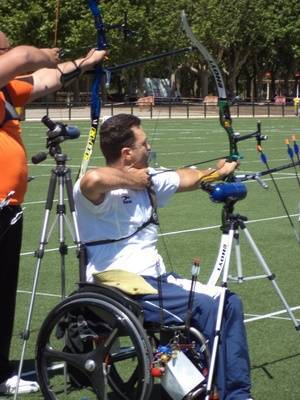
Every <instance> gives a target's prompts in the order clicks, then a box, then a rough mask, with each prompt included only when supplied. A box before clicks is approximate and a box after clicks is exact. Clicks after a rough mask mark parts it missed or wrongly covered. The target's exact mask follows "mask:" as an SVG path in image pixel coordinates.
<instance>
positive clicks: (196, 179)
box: [176, 160, 238, 192]
mask: <svg viewBox="0 0 300 400" xmlns="http://www.w3.org/2000/svg"><path fill="white" fill-rule="evenodd" d="M237 166H238V163H237V162H235V161H230V162H227V161H225V160H220V161H219V163H218V165H217V168H208V169H205V170H198V169H193V168H183V169H178V170H177V171H176V172H177V173H178V175H179V178H180V183H179V187H178V189H177V192H187V191H189V190H195V189H199V184H200V183H202V182H213V181H218V180H221V179H223V178H225V177H226V176H227V175H230V174H231V173H232V172H233V171H234V170H235V169H236V167H237Z"/></svg>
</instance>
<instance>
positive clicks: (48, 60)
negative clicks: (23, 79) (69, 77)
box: [0, 46, 59, 87]
mask: <svg viewBox="0 0 300 400" xmlns="http://www.w3.org/2000/svg"><path fill="white" fill-rule="evenodd" d="M58 53H59V50H58V49H56V48H55V49H38V48H36V47H33V46H18V47H15V48H13V49H12V50H9V51H8V52H6V53H4V54H2V55H1V56H0V87H3V86H5V85H6V84H7V83H8V82H9V81H11V80H12V79H14V78H15V77H16V76H19V75H23V74H27V73H28V72H29V71H36V70H37V69H40V68H44V67H47V68H55V67H56V65H57V63H58V61H59V56H58Z"/></svg>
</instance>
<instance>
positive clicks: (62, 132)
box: [14, 117, 81, 399]
mask: <svg viewBox="0 0 300 400" xmlns="http://www.w3.org/2000/svg"><path fill="white" fill-rule="evenodd" d="M42 122H43V123H44V124H45V125H46V126H47V127H48V128H49V131H48V132H47V135H48V139H47V147H48V148H49V154H50V155H51V156H52V157H53V159H54V160H55V163H56V166H55V168H53V169H52V171H51V177H50V181H49V186H48V192H47V199H46V204H45V215H44V219H43V223H42V229H41V236H40V240H39V247H38V249H37V250H36V251H35V257H36V258H37V262H36V268H35V274H34V280H33V287H32V294H31V299H30V305H29V310H28V315H27V320H26V325H25V329H24V331H23V333H22V339H23V346H22V352H21V357H20V363H19V369H18V379H17V386H16V391H15V394H14V399H16V398H17V396H18V389H19V382H20V378H21V373H22V368H23V362H24V357H25V351H26V345H27V342H28V340H29V337H30V326H31V320H32V314H33V307H34V303H35V296H36V291H37V285H38V279H39V274H40V269H41V264H42V259H43V256H44V253H45V247H46V245H47V243H48V241H49V238H50V236H51V233H52V231H53V229H54V226H55V224H56V223H58V231H59V253H60V273H61V298H62V299H63V298H65V295H66V293H65V291H66V290H65V286H66V285H65V283H66V279H65V257H66V255H67V252H68V246H67V244H66V242H65V232H66V231H65V223H66V224H67V226H68V228H69V232H70V233H71V235H72V238H73V241H74V243H75V245H76V247H77V255H78V257H79V255H80V254H81V252H80V248H81V246H80V239H79V230H78V225H77V220H76V215H75V205H74V200H73V185H72V179H71V172H70V169H69V168H68V167H67V165H66V162H67V160H68V157H67V155H66V154H64V153H63V152H62V150H61V147H60V145H59V143H61V142H63V141H64V140H65V139H70V138H73V137H70V136H68V130H66V129H65V128H67V127H66V126H65V125H62V124H58V123H54V122H53V121H51V120H50V119H49V118H48V117H44V118H43V119H42ZM78 136H79V134H78ZM78 136H77V137H78ZM46 158H47V154H46V153H39V154H37V155H36V156H33V157H32V161H33V163H36V164H37V163H39V162H41V161H43V160H45V159H46ZM57 187H58V204H57V207H56V218H55V220H54V221H53V224H52V226H51V227H50V228H48V225H49V217H50V214H51V210H52V207H53V201H54V195H55V192H56V188H57ZM65 189H66V194H67V201H68V205H69V209H70V213H71V215H72V221H73V226H72V223H71V221H69V220H68V218H67V216H66V205H65V202H64V194H65Z"/></svg>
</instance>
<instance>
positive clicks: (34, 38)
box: [0, 0, 300, 93]
mask: <svg viewBox="0 0 300 400" xmlns="http://www.w3.org/2000/svg"><path fill="white" fill-rule="evenodd" d="M57 4H60V7H59V13H58V20H57V21H56V7H57ZM101 7H102V12H103V16H104V20H105V23H106V24H115V23H120V24H122V23H123V22H124V13H125V12H126V13H127V15H128V21H129V25H130V28H131V29H132V30H133V31H134V32H135V35H134V36H132V37H130V38H127V40H124V38H123V35H122V33H120V31H118V30H112V31H109V32H108V34H107V36H108V41H109V48H110V64H119V63H124V62H126V61H128V60H134V59H137V58H140V57H145V56H149V55H152V54H158V53H160V52H163V51H166V50H171V49H174V48H179V47H182V46H186V45H187V44H188V41H187V40H186V38H185V37H184V35H182V34H181V33H180V11H181V10H182V9H185V10H186V12H187V15H188V19H189V22H190V24H191V25H192V28H193V31H194V32H195V34H196V35H197V37H198V38H199V39H200V40H201V41H202V42H203V44H204V45H205V46H206V47H207V48H208V50H209V51H211V52H212V53H213V55H214V56H215V58H216V59H217V61H218V62H219V63H220V65H221V66H222V68H223V70H224V72H225V75H227V81H228V82H227V83H228V86H229V91H230V92H232V93H234V92H237V87H236V83H237V79H238V78H243V79H248V77H250V78H253V79H262V77H263V74H264V73H265V72H266V71H272V72H273V75H274V79H275V78H277V79H278V78H282V77H285V78H286V79H288V78H292V77H293V74H294V73H295V72H296V71H297V70H298V69H299V68H300V66H299V61H300V44H299V43H300V42H299V37H300V20H299V18H298V16H299V14H300V3H299V1H298V0H290V1H288V2H287V1H285V0H256V1H251V0H239V1H238V2H232V1H231V0H221V1H220V0H210V1H208V2H207V1H206V0H197V1H192V0H177V1H176V2H174V1H170V0H159V1H158V0H111V1H102V2H101ZM56 22H57V36H58V43H57V44H58V45H59V46H60V47H62V48H64V49H67V50H68V52H66V53H67V54H68V56H69V57H70V58H71V57H76V56H79V55H80V56H81V55H82V54H84V53H85V51H86V49H87V48H91V47H93V46H94V45H95V43H96V32H95V27H94V22H93V17H92V15H91V13H90V10H89V9H88V4H87V1H82V0H60V1H58V0H48V1H46V2H45V1H44V0H26V1H25V0H6V1H2V2H1V4H0V24H1V27H2V29H3V31H5V32H6V33H7V34H8V36H9V37H10V39H11V40H12V42H13V43H14V44H20V43H28V44H33V45H36V46H40V47H51V46H52V45H53V44H54V37H55V29H56ZM201 63H202V62H200V63H199V55H198V54H197V53H196V52H195V53H194V54H190V55H188V56H181V57H180V58H176V59H167V60H166V59H165V60H160V61H156V62H152V63H149V64H147V65H145V66H139V67H135V68H133V69H131V70H127V71H123V72H122V74H121V75H119V76H118V77H117V79H118V80H119V83H120V84H121V85H122V84H124V82H127V84H128V85H129V82H130V81H131V80H137V79H138V76H143V74H145V75H148V76H159V77H170V74H171V73H174V72H175V71H176V70H177V69H178V68H182V71H184V74H188V75H187V76H188V77H189V81H190V83H189V85H187V90H188V91H189V92H190V93H192V92H193V87H194V82H195V81H196V80H197V79H199V77H200V75H201V70H202V69H203V68H202V66H201ZM193 71H194V72H193ZM195 71H196V72H195ZM197 71H198V72H197ZM122 82H123V83H122Z"/></svg>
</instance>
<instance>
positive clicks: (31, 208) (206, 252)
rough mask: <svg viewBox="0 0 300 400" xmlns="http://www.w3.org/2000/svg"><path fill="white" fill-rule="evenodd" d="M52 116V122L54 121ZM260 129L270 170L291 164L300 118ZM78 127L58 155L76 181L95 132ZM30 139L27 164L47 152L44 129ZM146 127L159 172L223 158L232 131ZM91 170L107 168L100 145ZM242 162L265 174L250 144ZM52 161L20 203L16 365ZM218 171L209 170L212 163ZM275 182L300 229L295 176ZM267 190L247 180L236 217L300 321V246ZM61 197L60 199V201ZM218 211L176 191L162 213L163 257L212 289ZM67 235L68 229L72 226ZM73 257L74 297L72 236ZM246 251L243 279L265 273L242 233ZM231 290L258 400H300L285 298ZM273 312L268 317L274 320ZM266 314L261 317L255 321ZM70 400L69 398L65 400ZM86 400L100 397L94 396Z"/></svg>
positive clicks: (299, 343)
mask: <svg viewBox="0 0 300 400" xmlns="http://www.w3.org/2000/svg"><path fill="white" fill-rule="evenodd" d="M50 117H51V115H50ZM261 122H262V131H263V133H264V134H266V135H268V137H269V138H268V140H267V141H266V142H263V146H264V150H265V153H266V154H267V156H268V159H269V163H270V166H271V167H273V166H278V165H281V164H285V163H287V162H289V158H288V155H287V151H286V145H285V143H284V140H285V138H287V137H290V136H291V135H292V134H296V135H297V136H298V138H299V141H300V121H299V119H297V118H296V117H295V118H280V119H279V118H278V119H262V121H261ZM72 124H73V125H77V126H78V127H79V128H80V130H81V136H80V138H79V139H76V140H68V141H66V142H65V143H63V145H62V148H63V150H64V152H65V153H66V154H67V155H68V156H69V161H68V166H69V167H70V168H71V170H72V176H73V179H74V178H75V177H76V174H77V171H78V168H79V165H80V163H81V158H82V153H83V150H84V147H85V144H86V140H87V133H88V130H89V124H88V122H82V121H81V122H79V121H78V122H77V121H73V122H72ZM23 127H24V128H23V132H24V140H25V143H26V147H27V151H28V158H29V160H30V159H31V157H32V155H34V154H35V153H37V152H39V151H43V150H44V149H45V143H46V141H45V128H44V126H43V125H42V124H41V123H39V122H25V123H24V124H23ZM144 127H145V128H146V131H147V132H148V136H149V142H150V143H151V146H152V150H153V151H155V152H156V154H157V158H156V162H157V164H158V165H162V166H165V167H170V168H176V167H180V166H183V165H186V164H192V163H197V162H199V161H201V160H206V159H210V158H214V157H217V156H219V155H220V156H225V155H226V154H227V152H228V140H227V136H226V133H225V132H224V131H223V129H222V128H221V127H220V125H219V122H218V121H217V119H206V120H196V119H193V120H176V119H172V120H153V121H150V120H146V121H144ZM234 127H235V130H237V131H238V132H240V133H241V134H245V133H249V132H252V131H254V130H255V129H256V120H254V119H246V118H240V119H236V120H235V121H234ZM95 147H96V148H95V149H94V154H93V157H92V159H91V162H90V165H91V166H95V165H99V164H100V165H102V164H103V157H102V156H101V155H100V151H99V148H98V140H97V143H96V146H95ZM239 150H240V153H241V154H242V155H243V159H242V161H241V166H240V172H250V171H260V170H263V169H265V167H264V166H263V165H262V163H261V161H260V160H259V156H258V154H257V152H256V148H255V141H254V139H251V140H248V141H244V142H241V143H240V144H239ZM53 166H54V162H53V159H52V158H51V157H48V159H47V160H45V161H44V162H43V163H41V164H39V165H32V164H31V162H30V176H32V177H34V179H33V180H32V181H31V182H30V183H29V190H28V193H27V196H26V200H25V203H24V208H25V210H24V218H25V221H24V240H23V248H22V258H21V272H20V279H19V291H18V302H17V314H16V323H15V333H14V342H13V346H12V358H13V359H14V360H18V359H19V357H20V353H21V344H22V341H21V340H20V332H22V331H23V329H24V326H25V321H26V318H27V313H28V306H29V301H30V295H31V290H32V286H33V277H34V273H35V265H36V259H35V258H34V257H33V252H34V250H36V249H37V248H38V243H39V239H40V235H41V227H42V222H43V219H44V205H45V199H46V196H47V190H48V184H49V178H50V174H51V169H52V168H53ZM206 166H212V163H210V164H208V165H206ZM298 171H299V173H300V168H298ZM275 178H276V182H277V183H278V186H279V189H280V191H281V193H282V197H283V198H284V201H285V202H286V205H287V208H288V210H289V212H290V213H291V215H293V217H292V218H293V221H294V224H295V226H296V228H297V229H298V228H299V225H300V223H299V221H298V216H297V214H298V213H299V201H300V186H299V184H298V182H297V179H296V174H295V171H294V169H289V170H285V171H282V172H280V173H276V174H275ZM265 182H266V183H267V184H268V185H269V188H268V189H267V190H265V189H263V188H262V187H261V186H260V185H258V184H257V183H256V182H253V181H252V182H248V183H247V188H248V195H247V198H246V199H244V200H243V201H241V202H239V203H237V204H236V212H239V213H241V214H243V215H246V216H247V217H248V220H249V223H248V225H247V227H248V229H249V231H250V233H251V235H252V237H253V239H254V240H255V242H256V244H257V246H258V247H259V249H260V251H261V253H262V254H263V256H264V257H265V260H266V262H267V264H268V266H269V268H270V269H271V271H272V272H274V273H275V274H276V281H277V284H278V285H279V288H280V290H281V291H282V293H283V294H284V296H285V297H286V300H287V301H288V303H289V305H290V306H291V307H292V308H293V309H294V315H295V317H296V318H298V320H299V321H300V290H299V285H300V261H299V260H300V257H299V256H300V245H299V244H298V243H297V241H296V239H295V235H294V232H293V231H292V229H291V226H290V224H289V221H288V219H287V217H286V215H285V213H284V210H283V207H282V205H281V204H280V202H279V199H278V197H277V194H276V192H275V189H274V187H273V185H272V182H271V181H270V179H269V177H266V178H265ZM55 199H57V195H56V196H55ZM55 206H56V203H55V204H54V208H53V211H52V216H51V223H50V224H49V225H50V226H51V225H52V222H53V220H54V219H55V217H56V208H55ZM221 211H222V204H215V203H212V202H211V201H210V200H209V197H208V195H207V194H206V193H204V192H203V191H201V190H199V191H196V192H191V193H185V194H178V195H177V196H175V197H174V198H173V199H172V201H171V203H170V204H169V206H168V207H167V208H166V209H162V210H161V211H160V221H161V237H160V243H159V246H160V250H161V252H162V254H163V255H164V256H165V257H166V261H167V264H168V266H169V269H174V270H175V271H176V272H178V273H181V274H183V275H185V276H186V277H189V276H190V269H191V268H190V266H191V263H192V260H193V258H194V257H200V258H201V272H200V280H201V281H203V282H206V281H207V279H208V277H209V275H210V273H211V271H212V266H213V265H214V262H215V258H216V255H217V250H218V244H219V240H220V237H221V231H220V229H219V226H220V222H221V219H220V216H221ZM66 230H67V231H68V227H67V226H66ZM66 236H67V243H68V245H69V253H68V255H67V257H66V276H67V278H66V286H67V289H66V292H67V293H70V292H71V291H72V290H73V288H74V286H75V282H76V281H78V263H77V259H76V257H75V252H74V250H73V249H74V245H73V242H72V239H71V237H70V235H69V233H67V234H66ZM58 244H59V240H58V224H57V223H55V222H54V226H53V231H52V234H51V237H50V240H49V243H48V245H47V246H46V248H47V252H46V253H45V256H44V258H43V261H42V266H41V271H40V276H39V279H38V290H37V295H36V301H35V305H34V311H33V318H32V324H31V337H30V339H29V341H28V346H27V351H26V357H25V359H26V363H25V364H26V365H25V367H26V368H25V369H26V370H30V368H31V367H32V361H33V360H34V358H35V355H34V348H35V339H36V334H37V332H38V330H39V327H40V325H41V323H42V321H43V319H44V318H45V316H46V314H47V313H48V311H49V310H50V309H52V308H53V307H54V305H55V304H57V302H59V301H60V293H61V262H60V255H59V253H58V251H57V247H58ZM241 253H242V261H243V272H244V275H245V276H254V275H258V274H262V273H263V271H262V268H261V266H260V264H259V263H258V262H257V260H256V258H255V256H254V255H253V252H252V251H251V250H250V249H249V247H248V245H247V243H246V241H245V239H244V237H243V236H241ZM231 273H232V274H233V275H235V274H236V267H235V257H234V253H233V254H232V263H231ZM229 286H230V289H231V290H233V291H235V292H237V293H238V294H240V296H241V298H242V299H243V302H244V309H245V320H246V327H247V332H248V339H249V347H250V357H251V365H252V378H253V396H254V398H255V399H256V400H265V399H278V400H300V383H299V382H300V368H299V365H300V331H298V332H297V331H296V330H295V328H294V326H293V324H292V322H291V321H290V320H289V318H288V316H287V314H286V313H285V312H284V311H285V310H284V308H283V306H282V304H281V302H280V300H279V297H278V295H277V293H276V292H275V290H274V289H273V286H272V285H271V283H270V281H268V280H266V279H259V280H250V281H247V282H244V283H242V284H236V283H234V282H232V283H230V285H229ZM270 313H271V315H269V314H270ZM257 317H262V318H257ZM19 397H20V398H24V399H25V398H29V397H30V398H34V399H40V398H42V397H41V395H39V394H35V395H30V396H28V395H27V396H19ZM68 398H70V399H72V396H70V397H68ZM89 398H90V399H92V398H94V397H93V396H92V395H91V397H89Z"/></svg>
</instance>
